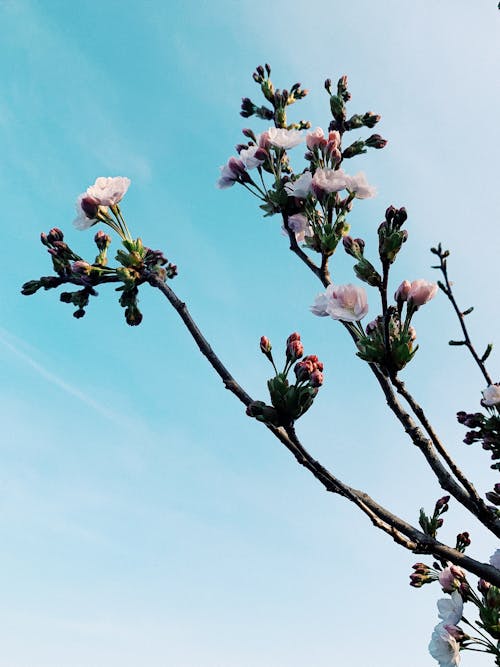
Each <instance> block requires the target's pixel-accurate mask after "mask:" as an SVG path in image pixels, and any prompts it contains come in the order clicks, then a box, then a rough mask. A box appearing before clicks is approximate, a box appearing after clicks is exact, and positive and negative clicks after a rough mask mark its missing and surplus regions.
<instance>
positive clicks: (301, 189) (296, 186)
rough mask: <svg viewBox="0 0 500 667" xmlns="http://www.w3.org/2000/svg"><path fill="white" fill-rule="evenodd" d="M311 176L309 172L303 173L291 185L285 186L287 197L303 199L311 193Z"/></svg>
mask: <svg viewBox="0 0 500 667" xmlns="http://www.w3.org/2000/svg"><path fill="white" fill-rule="evenodd" d="M311 182H312V174H311V172H310V171H305V172H304V173H303V174H301V175H300V176H299V177H298V179H297V180H296V181H294V182H293V183H287V184H286V185H285V190H286V193H287V194H288V196H289V197H297V198H298V199H305V198H306V197H307V195H308V194H310V192H311Z"/></svg>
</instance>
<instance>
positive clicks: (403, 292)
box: [394, 280, 411, 304]
mask: <svg viewBox="0 0 500 667" xmlns="http://www.w3.org/2000/svg"><path fill="white" fill-rule="evenodd" d="M410 289H411V283H410V281H409V280H403V282H402V283H401V285H400V286H399V287H398V289H397V290H396V292H395V293H394V300H395V301H397V303H398V304H399V303H403V302H404V301H406V300H407V299H408V294H409V293H410Z"/></svg>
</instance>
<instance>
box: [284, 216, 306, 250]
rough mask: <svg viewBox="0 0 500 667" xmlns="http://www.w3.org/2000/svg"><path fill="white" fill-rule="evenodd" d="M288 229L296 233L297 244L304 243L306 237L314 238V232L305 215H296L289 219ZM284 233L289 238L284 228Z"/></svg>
mask: <svg viewBox="0 0 500 667" xmlns="http://www.w3.org/2000/svg"><path fill="white" fill-rule="evenodd" d="M288 227H289V228H290V229H291V230H292V232H294V234H295V240H296V241H297V243H302V242H303V241H304V239H305V237H306V236H313V230H312V227H311V225H310V223H309V220H308V219H307V218H306V216H305V215H304V214H303V213H295V215H291V216H290V217H289V218H288ZM282 229H283V231H284V233H285V234H286V236H288V232H287V231H286V229H285V227H284V226H283V228H282Z"/></svg>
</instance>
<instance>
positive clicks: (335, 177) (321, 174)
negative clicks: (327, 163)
mask: <svg viewBox="0 0 500 667" xmlns="http://www.w3.org/2000/svg"><path fill="white" fill-rule="evenodd" d="M349 178H350V177H349V176H347V174H345V173H344V171H343V170H342V169H316V171H315V172H314V176H313V178H312V183H311V187H312V189H313V191H314V193H315V194H316V195H321V194H324V193H326V192H339V191H340V190H344V189H345V188H346V187H347V185H348V182H349V181H348V179H349Z"/></svg>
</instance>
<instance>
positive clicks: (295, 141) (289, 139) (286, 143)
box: [267, 127, 304, 149]
mask: <svg viewBox="0 0 500 667" xmlns="http://www.w3.org/2000/svg"><path fill="white" fill-rule="evenodd" d="M267 134H268V137H269V141H270V142H271V144H272V145H273V146H278V148H285V149H286V148H293V147H294V146H298V145H299V144H300V143H302V142H303V141H304V137H303V136H302V132H299V130H286V129H285V128H282V127H270V128H269V130H268V131H267Z"/></svg>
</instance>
